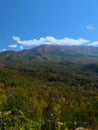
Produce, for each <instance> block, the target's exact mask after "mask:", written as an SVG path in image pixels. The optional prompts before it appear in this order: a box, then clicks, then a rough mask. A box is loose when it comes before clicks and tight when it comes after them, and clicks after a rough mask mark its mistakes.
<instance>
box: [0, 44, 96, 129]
mask: <svg viewBox="0 0 98 130" xmlns="http://www.w3.org/2000/svg"><path fill="white" fill-rule="evenodd" d="M82 48H83V47H75V46H72V47H65V46H57V45H47V46H44V45H42V46H39V47H36V48H33V49H30V50H24V51H21V52H13V51H6V52H2V53H0V130H71V129H73V130H74V129H75V128H77V127H80V126H82V127H84V128H91V129H92V130H97V129H98V59H97V52H98V49H97V48H93V47H84V49H82ZM89 48H90V49H89ZM86 49H87V50H89V51H88V52H87V51H86ZM95 49H96V53H95V51H93V50H95ZM78 50H81V51H78ZM84 51H85V53H84Z"/></svg>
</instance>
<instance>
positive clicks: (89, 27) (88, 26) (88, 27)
mask: <svg viewBox="0 0 98 130" xmlns="http://www.w3.org/2000/svg"><path fill="white" fill-rule="evenodd" d="M86 29H88V30H94V27H93V26H92V25H90V24H89V25H87V26H86Z"/></svg>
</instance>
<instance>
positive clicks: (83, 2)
mask: <svg viewBox="0 0 98 130" xmlns="http://www.w3.org/2000/svg"><path fill="white" fill-rule="evenodd" d="M40 44H59V45H92V46H98V0H0V51H2V50H3V51H4V50H22V49H26V48H32V47H33V46H35V45H40Z"/></svg>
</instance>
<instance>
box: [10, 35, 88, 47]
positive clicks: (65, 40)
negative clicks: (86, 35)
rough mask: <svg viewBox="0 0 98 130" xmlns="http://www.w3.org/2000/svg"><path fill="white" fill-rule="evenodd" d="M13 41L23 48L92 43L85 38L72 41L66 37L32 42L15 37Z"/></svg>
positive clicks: (50, 37)
mask: <svg viewBox="0 0 98 130" xmlns="http://www.w3.org/2000/svg"><path fill="white" fill-rule="evenodd" d="M12 39H13V40H15V41H16V42H17V43H18V44H20V45H22V46H33V45H34V46H36V45H49V44H57V45H68V46H71V45H86V44H88V43H89V42H90V41H89V40H86V39H83V38H78V39H72V38H68V37H65V38H63V39H56V38H54V37H52V36H48V37H42V38H40V39H32V40H21V39H20V38H19V37H17V36H13V37H12Z"/></svg>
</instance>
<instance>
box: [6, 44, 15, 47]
mask: <svg viewBox="0 0 98 130" xmlns="http://www.w3.org/2000/svg"><path fill="white" fill-rule="evenodd" d="M8 47H10V48H17V44H13V45H9V46H8Z"/></svg>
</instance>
